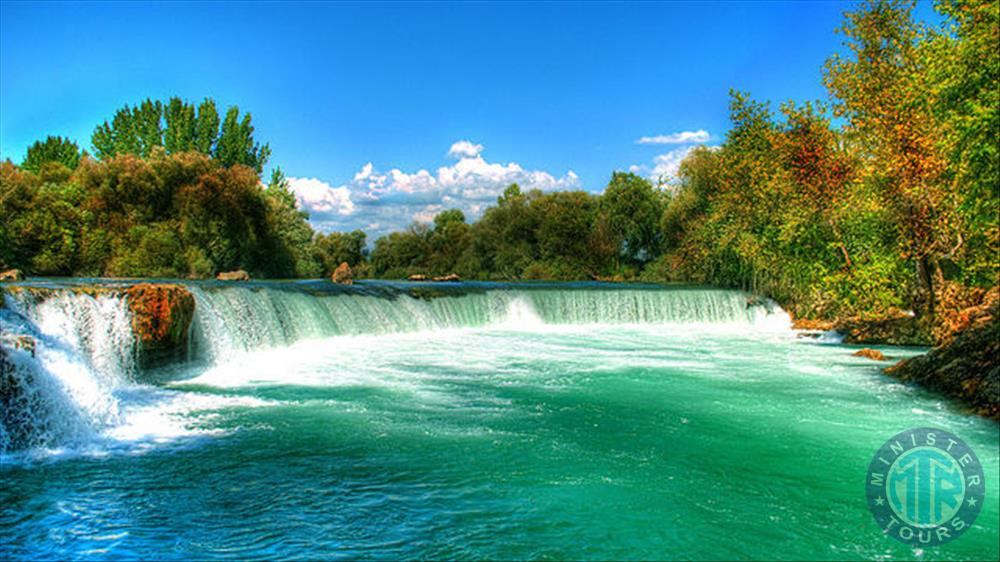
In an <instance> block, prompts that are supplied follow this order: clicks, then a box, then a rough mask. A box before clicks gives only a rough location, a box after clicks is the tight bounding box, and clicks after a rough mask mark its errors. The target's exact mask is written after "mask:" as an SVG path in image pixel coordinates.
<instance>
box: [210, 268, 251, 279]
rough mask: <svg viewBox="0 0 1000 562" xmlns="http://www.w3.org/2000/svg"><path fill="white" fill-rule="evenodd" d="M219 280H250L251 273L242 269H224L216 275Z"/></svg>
mask: <svg viewBox="0 0 1000 562" xmlns="http://www.w3.org/2000/svg"><path fill="white" fill-rule="evenodd" d="M215 279H216V280H217V281H249V280H250V274H249V273H247V272H246V271H243V270H242V269H237V270H236V271H223V272H221V273H219V274H218V275H216V276H215Z"/></svg>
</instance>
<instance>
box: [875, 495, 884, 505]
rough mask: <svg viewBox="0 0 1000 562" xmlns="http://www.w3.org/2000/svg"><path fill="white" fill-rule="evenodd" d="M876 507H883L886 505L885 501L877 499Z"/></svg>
mask: <svg viewBox="0 0 1000 562" xmlns="http://www.w3.org/2000/svg"><path fill="white" fill-rule="evenodd" d="M875 505H878V506H883V505H885V500H884V499H882V498H881V497H877V498H875Z"/></svg>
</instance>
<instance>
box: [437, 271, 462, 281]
mask: <svg viewBox="0 0 1000 562" xmlns="http://www.w3.org/2000/svg"><path fill="white" fill-rule="evenodd" d="M461 280H462V278H461V277H459V276H458V274H457V273H449V274H448V275H442V276H440V277H435V278H433V281H436V282H438V283H457V282H459V281H461Z"/></svg>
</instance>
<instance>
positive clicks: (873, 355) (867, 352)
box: [851, 347, 888, 361]
mask: <svg viewBox="0 0 1000 562" xmlns="http://www.w3.org/2000/svg"><path fill="white" fill-rule="evenodd" d="M851 355H853V356H855V357H865V358H867V359H871V360H872V361H888V360H887V359H886V358H885V355H883V354H882V352H881V351H879V350H877V349H872V348H870V347H865V348H862V349H859V350H857V351H855V352H854V353H852V354H851Z"/></svg>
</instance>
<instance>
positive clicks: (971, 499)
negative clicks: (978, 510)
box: [966, 498, 976, 507]
mask: <svg viewBox="0 0 1000 562" xmlns="http://www.w3.org/2000/svg"><path fill="white" fill-rule="evenodd" d="M966 503H968V504H969V507H975V506H976V498H969V501H968V502H966Z"/></svg>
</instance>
